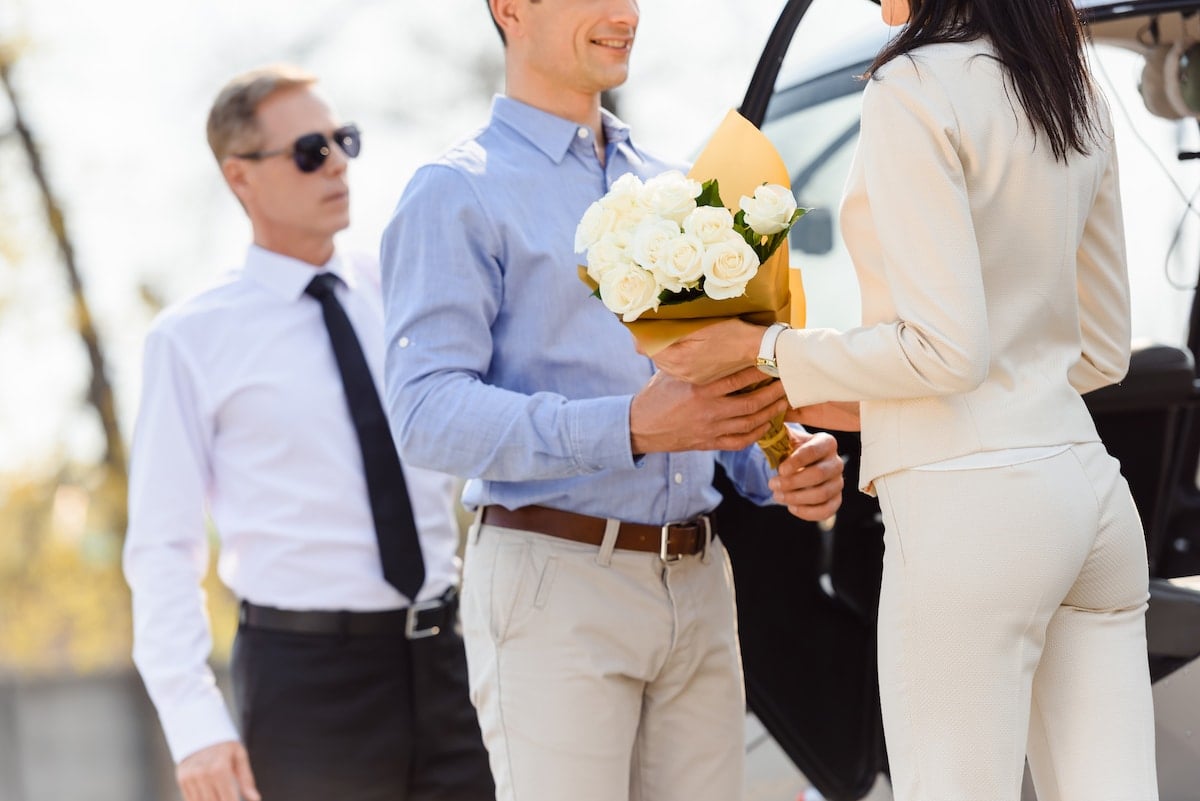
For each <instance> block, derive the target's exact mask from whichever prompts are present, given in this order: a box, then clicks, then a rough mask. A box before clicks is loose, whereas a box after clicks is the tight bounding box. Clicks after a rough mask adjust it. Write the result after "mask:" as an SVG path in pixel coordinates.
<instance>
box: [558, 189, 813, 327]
mask: <svg viewBox="0 0 1200 801" xmlns="http://www.w3.org/2000/svg"><path fill="white" fill-rule="evenodd" d="M739 206H740V209H739V210H738V212H737V213H736V214H734V213H732V212H730V210H729V209H728V208H726V206H725V204H724V203H723V202H722V201H721V195H720V187H719V184H718V182H717V179H715V178H714V179H710V180H707V181H704V182H703V183H701V182H700V181H697V180H695V179H692V178H689V177H687V176H685V175H684V174H683V173H680V172H677V171H671V172H666V173H662V174H661V175H658V176H655V177H654V178H651V179H649V180H647V181H645V182H644V183H643V182H642V180H641V179H639V178H638V177H637V176H635V175H632V174H628V175H624V176H622V177H621V178H619V179H617V180H616V181H615V182H614V183H613V186H612V188H611V189H610V190H609V191H608V193H607V194H606V195H605V196H604V197H602V198H600V200H598V201H596V202H595V203H593V204H592V205H591V206H590V207H589V208H588V210H587V212H585V213H584V215H583V218H582V219H581V220H580V222H579V227H578V228H577V229H576V231H575V249H576V251H577V252H579V253H584V252H586V253H587V275H588V277H589V278H591V279H592V281H593V282H594V283H595V284H596V285H597V287H598V288H597V289H596V294H597V295H598V296H599V298H600V299H601V300H602V301H603V302H604V305H605V306H607V307H608V308H609V309H610V310H612V311H613V312H616V313H617V314H619V315H621V319H622V320H624V321H625V322H626V323H630V322H633V321H635V320H637V319H638V318H639V317H640V316H642V314H643V313H645V312H647V311H650V310H654V311H658V309H659V308H660V307H661V306H670V305H674V304H681V303H687V302H689V301H694V300H698V299H700V298H710V299H712V300H728V299H732V298H737V297H741V296H743V295H745V294H746V287H747V286H748V285H749V283H750V282H751V280H753V279H754V277H755V276H756V275H757V274H758V270H759V267H760V266H761V265H762V264H763V263H764V262H766V261H767V260H768V259H769V258H770V257H771V256H772V254H774V253H775V251H776V250H777V249H778V248H779V246H780V245H781V244H783V242H784V241H786V240H787V235H788V231H790V230H791V227H792V225H793V224H795V222H796V220H798V219H800V217H801V216H802V215H803V214H804V212H805V211H806V210H805V209H798V208H797V207H796V200H795V198H794V197H793V196H792V193H791V190H789V189H788V188H786V187H783V186H780V185H779V184H762V185H760V186H758V187H757V188H756V189H755V190H754V194H753V196H752V197H746V196H743V197H742V198H741V202H740V204H739Z"/></svg>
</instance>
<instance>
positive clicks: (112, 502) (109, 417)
mask: <svg viewBox="0 0 1200 801" xmlns="http://www.w3.org/2000/svg"><path fill="white" fill-rule="evenodd" d="M18 51H19V48H18V46H16V45H14V44H4V43H0V87H2V88H3V90H4V94H5V96H6V97H7V99H8V102H9V106H10V111H11V115H12V121H13V123H12V126H13V127H12V135H13V136H15V137H16V140H17V142H18V145H19V146H20V148H21V149H22V150H23V151H24V153H25V156H26V159H27V161H28V166H29V172H30V176H31V177H32V178H33V181H34V185H35V186H36V188H37V191H38V194H39V195H40V196H41V201H42V206H43V208H44V210H45V214H46V223H47V225H48V226H49V228H50V232H51V234H52V235H53V238H54V241H55V244H56V245H57V248H58V252H59V256H60V257H61V261H62V265H63V269H64V270H65V271H66V277H67V283H68V285H69V287H70V292H71V299H72V307H73V315H72V320H71V322H72V324H73V326H74V327H75V330H76V331H77V332H78V334H79V337H80V339H81V341H82V342H83V346H84V349H85V350H86V352H87V356H88V362H89V364H90V366H91V381H90V382H89V385H88V392H87V402H88V403H89V404H90V405H91V406H92V407H93V408H94V409H95V410H96V413H97V415H98V416H99V418H100V425H101V428H102V429H103V431H104V440H105V451H104V457H103V468H104V470H103V477H102V481H101V486H99V487H98V488H97V491H98V495H99V497H98V498H97V500H98V501H99V503H100V504H101V508H102V511H103V512H104V513H106V514H107V515H109V516H110V519H109V521H108V523H109V527H110V530H111V531H112V532H113V533H115V534H117V535H118V536H119V535H120V534H121V533H123V532H124V531H125V522H126V512H125V491H126V486H127V483H128V470H127V466H126V456H125V443H124V440H123V439H122V437H121V429H120V425H119V423H118V421H117V412H116V403H115V401H114V397H113V389H112V383H111V382H110V381H109V379H108V370H107V367H106V363H105V358H104V348H103V344H102V342H101V339H100V334H99V332H98V331H97V329H96V326H95V324H94V322H93V319H92V312H91V306H90V305H89V303H88V299H87V294H86V293H85V291H84V287H83V281H82V279H81V277H80V273H79V267H78V265H77V263H76V259H75V248H74V245H73V244H72V241H71V237H70V235H69V233H68V230H67V224H66V219H65V217H64V215H63V211H62V205H61V204H60V203H59V202H58V199H57V198H56V196H55V194H54V192H53V190H52V189H51V187H50V182H49V180H48V179H47V177H46V170H45V168H44V166H43V163H42V154H41V151H40V149H39V147H38V144H37V140H36V138H35V137H34V135H33V132H32V131H31V130H30V128H29V125H28V123H27V122H26V118H25V114H24V113H23V109H22V106H21V100H20V96H19V94H18V91H17V88H16V86H15V85H14V83H13V80H12V67H13V65H14V64H15V63H16V60H17V55H18Z"/></svg>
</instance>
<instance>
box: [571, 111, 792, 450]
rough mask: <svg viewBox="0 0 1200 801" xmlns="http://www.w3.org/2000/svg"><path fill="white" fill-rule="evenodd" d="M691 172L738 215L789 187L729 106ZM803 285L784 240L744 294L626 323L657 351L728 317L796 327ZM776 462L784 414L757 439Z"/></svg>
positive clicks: (583, 275)
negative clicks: (744, 203) (769, 190)
mask: <svg viewBox="0 0 1200 801" xmlns="http://www.w3.org/2000/svg"><path fill="white" fill-rule="evenodd" d="M688 176H689V177H690V178H692V179H694V180H696V181H700V182H701V183H703V182H704V181H708V180H711V179H713V178H715V179H717V183H718V187H719V189H720V192H721V200H722V202H723V203H724V204H725V205H726V207H727V208H729V210H730V212H732V213H733V214H737V212H738V203H739V202H740V201H741V198H742V196H743V195H744V196H747V197H749V196H752V195H753V194H754V190H755V189H757V188H758V187H759V186H761V185H762V184H764V183H772V184H779V185H781V186H785V187H790V186H791V180H790V178H789V176H788V170H787V166H786V165H785V164H784V163H783V158H782V157H781V156H780V155H779V152H778V151H777V150H776V149H775V146H774V145H772V144H771V141H770V140H769V139H767V137H766V136H764V135H763V133H762V131H760V130H759V129H758V128H756V127H754V126H753V125H751V124H750V122H749V121H748V120H747V119H746V118H745V117H743V116H742V115H741V114H739V113H738V112H737V111H734V110H731V111H730V112H729V113H728V114H727V115H725V119H724V120H723V121H722V122H721V124H720V126H718V128H717V130H716V132H715V133H713V135H712V138H711V139H709V141H708V144H707V145H705V147H704V150H703V151H701V153H700V155H699V157H698V158H697V159H696V161H695V163H694V164H693V165H692V169H691V171H690V172H689V173H688ZM579 277H580V279H581V280H582V281H583V282H584V283H585V284H587V285H588V286H589V287H591V289H592V291H595V290H596V289H597V285H596V282H595V281H593V280H592V279H591V278H590V277H589V276H588V274H587V268H586V267H583V266H581V267H580V268H579ZM804 311H805V305H804V286H803V282H802V281H801V279H800V271H799V270H792V269H789V266H788V246H787V243H786V242H784V243H783V244H782V245H780V246H779V248H778V249H777V250H776V251H775V253H773V254H772V255H771V257H770V258H769V259H767V260H766V261H765V262H763V263H762V264H761V265H760V266H759V268H758V273H757V274H756V275H755V276H754V278H752V279H751V280H750V283H749V284H747V285H746V294H745V295H743V296H741V297H738V298H730V299H729V300H712V299H711V298H699V299H697V300H692V301H688V302H686V303H679V304H674V305H671V306H660V307H659V308H658V309H657V310H653V309H652V310H650V311H646V312H644V313H642V315H641V316H640V317H639V318H638V319H637V320H635V321H634V322H631V323H625V327H626V328H628V329H629V330H630V332H632V334H633V336H634V338H635V339H637V341H638V344H639V345H640V346H641V349H642V350H643V351H644V352H645V353H646V354H648V355H650V356H653V355H654V354H656V353H658V352H659V351H660V350H662V349H663V348H666V347H667V346H669V345H671V344H673V343H675V342H677V341H678V340H680V339H682V338H683V337H685V336H687V335H688V334H691V333H694V332H696V331H699V330H700V329H702V328H705V327H706V326H709V325H712V324H714V323H719V322H720V321H722V320H726V319H728V318H730V317H740V318H742V319H743V320H746V321H748V322H752V323H757V324H759V325H770V324H771V323H774V322H788V323H790V324H791V325H792V326H794V327H797V328H799V327H802V326H803V325H804V317H805V314H804ZM759 445H760V446H761V447H762V449H763V451H764V452H765V453H766V454H767V458H768V459H769V460H770V462H771V466H772V467H776V468H777V467H778V466H779V463H780V462H781V461H783V459H785V458H786V457H787V455H788V454H789V453H790V452H791V442H790V440H789V438H788V435H787V429H786V428H785V427H784V425H783V418H782V417H780V418H777V419H776V420H774V421H772V426H771V430H770V431H769V432H768V433H767V435H766V436H765V437H764V438H763V439H761V440H759Z"/></svg>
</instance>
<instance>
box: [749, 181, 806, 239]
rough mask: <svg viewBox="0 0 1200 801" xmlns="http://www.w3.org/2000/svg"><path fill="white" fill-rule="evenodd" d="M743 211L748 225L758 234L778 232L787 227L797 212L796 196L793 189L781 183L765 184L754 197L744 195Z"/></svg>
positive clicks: (756, 190)
mask: <svg viewBox="0 0 1200 801" xmlns="http://www.w3.org/2000/svg"><path fill="white" fill-rule="evenodd" d="M741 206H742V211H744V212H746V218H745V219H746V225H748V226H750V228H751V229H752V230H753V231H754V233H756V234H765V235H766V236H770V235H771V234H777V233H779V232H780V231H782V230H783V229H784V228H786V227H787V225H788V223H790V222H791V221H792V215H793V214H795V213H796V197H795V195H793V194H792V190H790V189H787V188H785V187H782V186H780V185H779V184H763V185H762V186H760V187H759V188H758V189H755V190H754V197H746V196H745V195H743V196H742V201H741Z"/></svg>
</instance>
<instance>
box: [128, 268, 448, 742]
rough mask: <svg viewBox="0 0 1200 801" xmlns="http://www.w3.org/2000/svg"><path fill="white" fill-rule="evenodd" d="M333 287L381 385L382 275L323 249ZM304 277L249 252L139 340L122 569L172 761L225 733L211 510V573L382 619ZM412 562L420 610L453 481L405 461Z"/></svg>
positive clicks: (365, 525) (239, 591)
mask: <svg viewBox="0 0 1200 801" xmlns="http://www.w3.org/2000/svg"><path fill="white" fill-rule="evenodd" d="M321 269H322V270H328V271H330V272H333V273H336V274H337V275H338V276H339V277H340V278H341V279H342V280H343V281H344V283H345V285H344V286H339V287H338V290H337V296H338V300H339V301H340V302H341V304H342V306H343V307H344V308H345V310H346V313H347V315H348V316H349V317H350V320H351V322H352V323H353V325H354V327H355V330H356V331H357V333H358V337H359V341H360V342H361V344H362V348H363V352H364V354H365V355H366V358H367V362H368V364H369V365H370V368H371V371H372V373H373V374H374V376H375V380H376V384H377V386H378V387H381V386H382V373H383V328H382V325H383V312H382V304H381V300H380V290H379V275H378V267H377V265H375V264H372V263H367V262H363V263H360V262H358V261H352V260H350V259H346V258H342V257H339V256H335V257H334V258H333V259H332V260H331V261H330V262H329V263H328V264H326V265H324V267H322V268H321ZM316 273H317V270H316V269H315V268H314V267H312V266H311V265H308V264H304V263H303V262H299V261H296V260H294V259H291V258H288V257H285V256H281V255H279V254H276V253H272V252H269V251H267V250H263V249H262V248H259V247H251V248H250V250H249V253H248V254H247V257H246V263H245V266H244V268H243V269H242V270H240V271H236V272H234V273H233V274H231V275H230V276H229V277H228V278H227V279H226V280H224V281H223V282H221V283H220V284H218V285H217V286H215V287H213V288H211V289H209V290H207V291H205V292H203V293H201V294H200V295H198V296H196V297H194V298H191V299H190V300H188V301H185V302H184V303H182V304H180V305H178V306H175V307H173V308H171V309H168V310H167V311H165V312H164V313H163V314H162V315H160V317H159V318H158V319H157V320H156V321H155V324H154V326H153V327H152V328H151V331H150V333H149V335H148V336H147V338H146V348H145V363H144V376H145V380H144V386H143V390H142V400H141V407H140V410H139V413H138V420H137V426H136V429H135V432H134V438H133V452H132V459H131V470H130V487H129V531H128V534H127V538H126V543H125V575H126V577H127V579H128V581H129V585H130V587H131V588H132V590H133V618H134V647H133V658H134V662H135V663H136V664H137V667H138V669H139V671H140V672H141V674H142V677H143V679H144V680H145V682H146V687H147V690H148V691H149V694H150V697H151V699H152V700H153V701H154V704H155V706H156V707H157V709H158V713H159V717H160V719H161V721H162V724H163V728H164V730H165V732H166V736H167V742H168V744H169V746H170V748H171V752H172V754H173V756H174V757H175V759H176V761H178V760H180V759H182V758H183V757H185V756H187V755H188V754H190V753H193V752H195V751H197V750H199V749H201V748H204V747H206V746H209V745H212V744H215V743H218V742H222V741H226V740H232V739H236V738H237V732H236V729H235V728H234V726H233V723H232V721H231V719H230V716H229V713H228V711H227V710H226V708H225V705H224V702H223V700H222V698H221V695H220V693H219V692H218V690H217V688H216V686H215V683H214V679H213V674H212V671H211V670H210V669H209V667H208V664H207V660H208V657H209V654H210V651H211V647H212V638H211V633H210V629H209V625H208V620H207V617H206V614H205V606H204V595H203V593H202V591H201V589H200V581H201V579H202V577H203V575H204V573H205V571H206V568H207V564H208V537H209V535H208V525H207V521H206V514H205V513H206V511H207V512H208V514H209V515H210V516H211V520H212V523H213V524H214V526H215V529H216V534H217V535H218V536H219V537H220V541H221V549H220V559H219V561H218V565H217V569H218V574H219V575H220V577H221V580H222V581H223V582H224V583H225V584H226V585H227V586H229V588H230V589H231V590H232V591H233V592H234V593H235V594H236V595H237V596H238V597H239V598H243V599H245V600H248V601H251V602H252V603H255V604H261V605H265V606H274V607H279V608H283V609H294V610H297V609H325V610H356V611H364V610H383V609H394V608H399V607H403V606H407V605H408V604H409V599H407V598H405V597H404V596H403V595H401V594H400V593H399V592H398V591H397V590H396V589H394V588H393V587H392V586H391V585H390V584H388V583H387V582H386V581H384V579H383V571H382V566H381V564H380V560H379V551H378V546H377V544H376V539H375V527H374V522H373V520H372V517H371V508H370V503H369V500H368V496H367V488H366V481H365V478H364V475H363V469H362V455H361V452H360V450H359V445H358V441H357V439H356V435H355V432H354V426H353V423H352V421H351V418H350V415H349V412H348V410H347V407H346V399H345V394H344V392H343V390H342V382H341V378H340V376H339V374H338V370H337V363H336V361H335V359H334V355H333V349H332V347H331V345H330V342H329V335H328V333H327V331H326V328H325V323H324V319H323V317H322V315H321V307H320V305H319V304H318V303H317V302H316V301H315V300H313V299H312V298H310V297H308V296H307V295H305V293H304V289H305V287H306V286H307V285H308V283H309V281H310V280H311V279H312V277H313V276H314V275H315V274H316ZM404 476H405V480H406V481H407V483H408V489H409V494H410V497H411V499H412V508H413V514H414V516H415V518H416V522H417V530H418V532H419V538H420V544H421V551H422V553H423V555H424V558H425V574H426V578H425V584H424V586H423V588H422V590H421V592H420V594H419V597H418V600H426V599H430V598H435V597H437V596H439V595H441V594H442V593H443V592H444V591H445V590H446V589H447V588H448V587H449V586H450V585H451V584H453V583H454V582H455V581H456V579H457V576H458V569H459V566H458V563H457V557H456V550H457V545H458V530H457V524H456V521H455V517H454V506H453V504H454V497H453V493H454V488H455V480H454V479H453V478H451V477H449V476H446V475H444V474H441V473H435V472H432V471H429V470H422V469H417V468H410V467H408V466H405V467H404Z"/></svg>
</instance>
